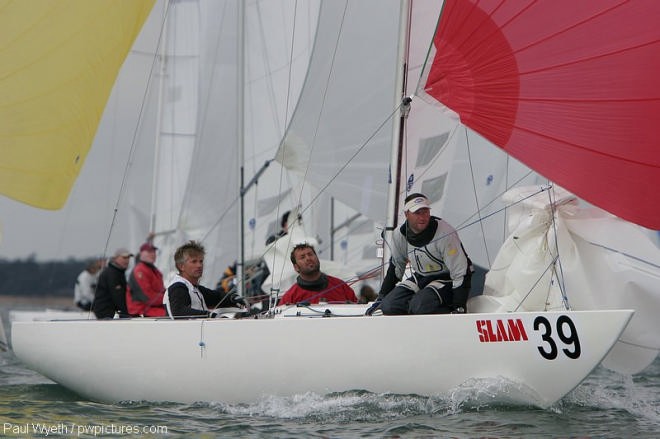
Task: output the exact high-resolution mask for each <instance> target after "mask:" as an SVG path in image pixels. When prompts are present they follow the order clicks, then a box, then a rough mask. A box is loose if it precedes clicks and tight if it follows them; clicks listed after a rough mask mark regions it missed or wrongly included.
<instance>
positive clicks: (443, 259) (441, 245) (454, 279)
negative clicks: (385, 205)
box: [367, 193, 472, 315]
mask: <svg viewBox="0 0 660 439" xmlns="http://www.w3.org/2000/svg"><path fill="white" fill-rule="evenodd" d="M404 211H405V215H406V222H405V223H404V224H403V225H402V226H401V227H400V228H399V229H398V230H396V231H395V232H394V234H393V236H392V258H391V260H390V265H389V268H388V270H387V275H386V276H385V279H384V280H383V284H382V286H381V289H380V292H379V294H378V299H377V300H376V302H375V303H374V305H373V306H372V307H370V308H369V310H368V311H367V314H369V315H370V314H372V313H373V312H374V311H375V310H376V309H378V308H380V309H381V310H382V312H383V314H448V313H464V312H465V304H466V302H467V298H468V294H469V292H470V278H471V276H472V266H471V265H472V264H471V262H470V260H469V258H468V257H467V254H466V253H465V250H464V249H463V245H462V243H461V240H460V239H459V237H458V232H457V231H456V230H455V229H454V228H453V227H452V226H451V225H449V224H448V223H447V222H446V221H444V220H442V219H440V218H437V217H434V216H431V209H430V203H429V200H428V198H427V197H426V196H424V195H422V194H419V193H415V194H411V195H409V196H408V197H406V200H405V205H404ZM408 262H410V268H411V270H412V272H413V274H412V276H410V277H409V278H407V279H405V280H403V281H401V279H402V278H403V276H404V270H405V268H406V264H407V263H408ZM397 282H398V283H397Z"/></svg>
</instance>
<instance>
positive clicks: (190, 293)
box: [163, 274, 236, 317]
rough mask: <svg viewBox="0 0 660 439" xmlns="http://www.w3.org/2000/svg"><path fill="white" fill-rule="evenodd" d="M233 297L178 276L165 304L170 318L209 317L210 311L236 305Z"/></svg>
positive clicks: (170, 287) (165, 299)
mask: <svg viewBox="0 0 660 439" xmlns="http://www.w3.org/2000/svg"><path fill="white" fill-rule="evenodd" d="M232 297H233V296H232V294H230V293H223V292H220V291H215V290H212V289H210V288H206V287H204V286H202V285H193V284H192V283H191V282H190V281H189V280H188V279H186V278H184V277H182V276H180V275H178V274H177V275H176V276H174V279H172V283H171V284H170V286H169V287H168V288H167V291H166V292H165V295H164V297H163V304H164V305H165V307H166V308H167V313H168V315H169V316H170V317H195V316H197V317H208V316H209V309H214V308H218V307H220V306H222V305H224V306H234V305H236V302H235V301H234V300H233V299H232Z"/></svg>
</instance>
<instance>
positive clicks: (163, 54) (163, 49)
mask: <svg viewBox="0 0 660 439" xmlns="http://www.w3.org/2000/svg"><path fill="white" fill-rule="evenodd" d="M168 11H169V3H168V4H167V7H166V8H165V10H164V11H163V14H164V15H165V19H164V20H163V30H162V35H163V38H162V41H161V43H160V78H159V82H158V114H157V116H156V144H155V147H154V162H153V173H152V175H151V206H150V207H149V209H150V210H149V230H147V232H148V233H152V232H155V231H156V205H157V200H156V197H157V196H158V193H157V188H158V178H159V174H160V172H159V169H160V167H159V162H160V153H161V151H160V148H161V142H160V140H161V135H162V133H161V130H162V127H163V98H164V96H165V77H166V76H167V64H168V53H167V44H168V43H169V38H168V35H167V33H168V27H169V26H168Z"/></svg>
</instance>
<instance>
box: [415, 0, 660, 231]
mask: <svg viewBox="0 0 660 439" xmlns="http://www.w3.org/2000/svg"><path fill="white" fill-rule="evenodd" d="M658 17H660V3H658V2H655V1H653V0H641V1H635V2H628V1H622V0H613V1H603V2H580V3H577V4H576V3H575V2H569V1H567V0H561V1H539V2H476V1H473V0H446V1H445V4H444V8H443V12H442V16H441V20H440V23H439V25H438V31H437V33H436V35H435V38H434V47H433V50H434V56H433V58H432V62H430V63H429V64H428V65H427V66H426V71H425V75H426V82H425V83H424V84H423V85H422V86H423V88H424V90H425V92H426V94H427V95H428V96H430V97H431V98H433V99H436V100H437V101H439V102H441V103H443V104H444V105H446V106H447V107H449V108H451V109H452V110H454V111H455V112H456V113H458V114H459V116H460V118H461V121H462V122H463V123H464V124H465V125H467V126H469V127H471V128H472V129H474V130H475V131H477V132H479V133H480V134H481V135H483V136H484V137H486V138H487V139H489V140H490V141H492V142H493V143H495V144H496V145H498V146H500V147H501V148H503V149H504V150H506V151H507V152H508V153H509V154H511V155H512V156H513V157H515V158H517V159H519V160H521V161H522V162H523V163H525V164H526V165H528V166H529V167H531V168H532V169H534V170H536V171H537V172H539V173H540V174H542V175H544V176H545V177H547V178H549V179H551V180H553V181H555V182H557V183H558V184H560V185H561V186H563V187H565V188H567V189H568V190H570V191H571V192H573V193H575V194H576V195H578V196H580V197H581V198H583V199H585V200H587V201H589V202H591V203H593V204H595V205H597V206H599V207H601V208H603V209H605V210H607V211H609V212H611V213H613V214H615V215H617V216H619V217H621V218H623V219H626V220H628V221H632V222H634V223H637V224H640V225H643V226H645V227H649V228H652V229H656V230H657V229H660V204H658V203H657V194H656V189H655V188H656V187H658V186H659V185H660V156H659V155H658V154H657V147H656V145H657V140H656V133H657V115H658V113H659V112H660V87H659V82H658V79H657V78H658V76H657V71H658V70H659V69H660V28H658V26H657V21H658Z"/></svg>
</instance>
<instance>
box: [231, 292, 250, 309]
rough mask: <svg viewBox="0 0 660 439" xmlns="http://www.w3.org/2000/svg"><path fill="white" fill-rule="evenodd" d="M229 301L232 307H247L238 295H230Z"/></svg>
mask: <svg viewBox="0 0 660 439" xmlns="http://www.w3.org/2000/svg"><path fill="white" fill-rule="evenodd" d="M229 301H230V302H231V304H232V305H234V306H245V307H247V302H246V301H245V299H244V298H243V297H241V296H239V295H238V293H232V294H231V296H229Z"/></svg>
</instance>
